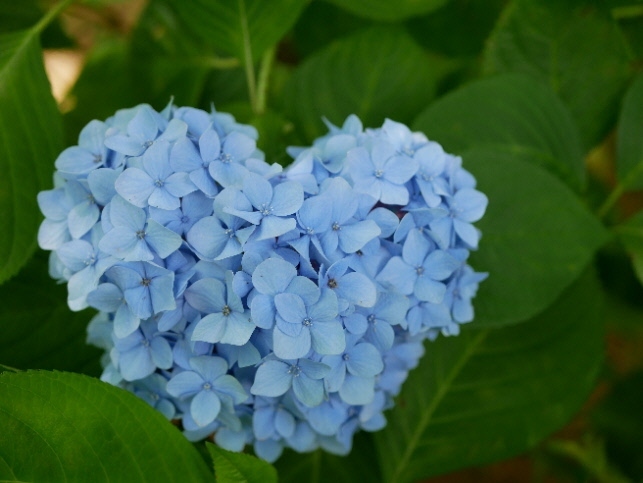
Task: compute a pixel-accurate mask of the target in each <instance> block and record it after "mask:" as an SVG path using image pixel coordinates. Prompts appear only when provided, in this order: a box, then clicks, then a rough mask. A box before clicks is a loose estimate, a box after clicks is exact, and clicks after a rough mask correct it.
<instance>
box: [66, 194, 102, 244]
mask: <svg viewBox="0 0 643 483" xmlns="http://www.w3.org/2000/svg"><path fill="white" fill-rule="evenodd" d="M99 216H100V210H99V209H98V206H96V204H95V203H93V202H91V203H90V202H88V201H84V202H82V203H79V204H77V205H76V206H74V207H73V208H72V209H71V210H70V212H69V215H68V216H67V224H68V226H69V233H70V234H71V236H72V238H80V237H82V236H83V235H84V234H85V233H87V232H88V231H89V230H91V229H92V227H93V226H94V225H95V224H96V222H97V221H98V217H99Z"/></svg>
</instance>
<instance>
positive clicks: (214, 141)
mask: <svg viewBox="0 0 643 483" xmlns="http://www.w3.org/2000/svg"><path fill="white" fill-rule="evenodd" d="M199 151H200V152H201V157H202V158H203V160H204V161H205V162H206V163H210V162H212V161H214V160H215V159H217V158H218V157H219V155H220V154H221V141H220V139H219V135H218V134H217V132H216V131H215V130H214V129H212V128H209V129H206V130H205V131H203V134H201V136H200V137H199Z"/></svg>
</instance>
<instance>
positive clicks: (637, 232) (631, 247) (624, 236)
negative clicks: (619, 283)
mask: <svg viewBox="0 0 643 483" xmlns="http://www.w3.org/2000/svg"><path fill="white" fill-rule="evenodd" d="M616 233H617V234H618V235H619V237H620V239H621V241H622V242H623V244H624V245H625V248H626V250H627V252H628V254H629V255H630V257H631V259H632V266H633V267H634V272H635V273H636V276H637V277H638V279H639V281H640V282H641V284H643V212H640V213H638V214H637V215H636V216H634V217H632V218H630V219H629V220H628V221H627V223H625V224H623V225H620V226H618V227H617V228H616Z"/></svg>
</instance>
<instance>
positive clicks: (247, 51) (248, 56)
mask: <svg viewBox="0 0 643 483" xmlns="http://www.w3.org/2000/svg"><path fill="white" fill-rule="evenodd" d="M238 4H239V15H240V17H241V35H242V36H243V57H244V59H243V60H244V62H243V63H244V64H245V68H246V81H247V82H248V97H249V98H250V105H251V106H252V110H253V111H254V112H257V85H256V81H255V68H254V65H253V63H252V47H251V46H250V32H248V18H247V16H246V4H245V2H244V0H238Z"/></svg>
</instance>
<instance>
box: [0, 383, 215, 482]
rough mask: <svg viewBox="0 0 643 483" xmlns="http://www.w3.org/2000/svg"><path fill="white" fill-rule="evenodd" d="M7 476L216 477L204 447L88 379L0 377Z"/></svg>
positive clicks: (1, 462) (0, 472)
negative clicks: (200, 449) (201, 451)
mask: <svg viewBox="0 0 643 483" xmlns="http://www.w3.org/2000/svg"><path fill="white" fill-rule="evenodd" d="M0 428H2V434H3V435H10V437H3V438H0V480H8V481H91V482H95V483H99V482H103V481H105V482H108V481H131V482H138V481H149V482H155V483H156V482H159V481H163V482H165V481H168V482H169V481H177V482H184V481H190V482H192V481H195V482H198V481H204V482H205V481H212V474H211V473H210V471H209V470H208V468H207V466H206V465H205V462H204V461H203V459H202V458H201V456H200V455H199V453H198V451H197V450H196V449H194V448H193V447H192V445H191V444H190V443H189V442H188V441H187V440H186V439H185V437H184V436H183V435H182V434H181V433H180V432H179V431H178V429H177V428H176V427H174V426H173V425H172V424H171V423H170V422H169V421H167V420H166V419H165V418H164V417H163V416H162V415H161V413H159V412H158V411H156V410H154V409H153V408H152V407H151V406H149V405H148V404H147V403H145V402H144V401H142V400H141V399H139V398H137V397H136V396H134V395H133V394H131V393H130V392H128V391H125V390H123V389H120V388H117V387H114V386H110V385H109V384H107V383H104V382H101V381H99V380H97V379H93V378H90V377H87V376H82V375H79V374H71V373H61V372H44V371H29V372H22V373H17V374H11V373H4V374H2V375H0Z"/></svg>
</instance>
